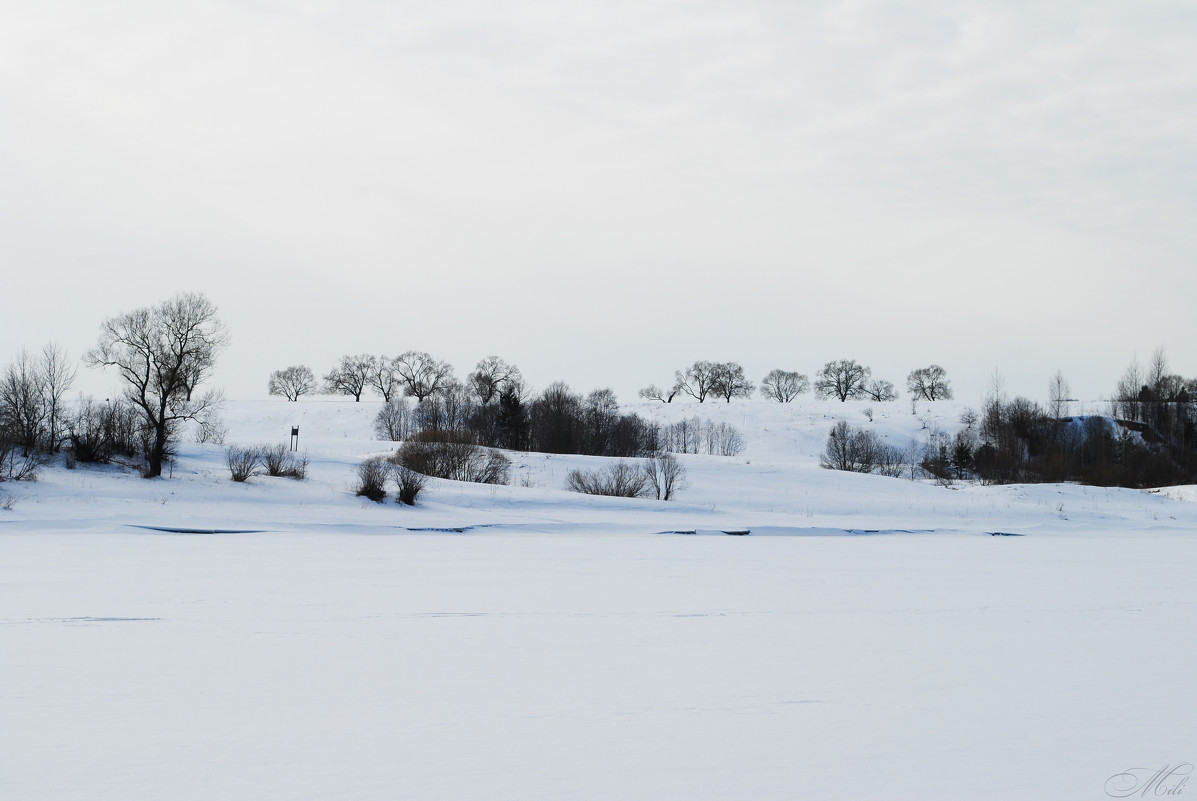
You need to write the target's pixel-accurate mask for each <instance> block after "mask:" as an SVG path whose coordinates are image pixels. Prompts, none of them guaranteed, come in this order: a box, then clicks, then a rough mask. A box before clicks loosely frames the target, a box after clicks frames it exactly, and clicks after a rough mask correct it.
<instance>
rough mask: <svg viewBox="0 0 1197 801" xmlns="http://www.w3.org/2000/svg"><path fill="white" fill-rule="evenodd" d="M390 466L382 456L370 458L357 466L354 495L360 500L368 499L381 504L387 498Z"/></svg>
mask: <svg viewBox="0 0 1197 801" xmlns="http://www.w3.org/2000/svg"><path fill="white" fill-rule="evenodd" d="M390 471H391V470H390V465H389V464H388V463H387V460H386V459H385V458H384V457H382V456H372V457H370V458H369V459H367V460H366V461H364V462H362V463H361V464H359V465H358V466H357V468H356V471H355V472H356V473H357V485H356V486H355V487H354V494H355V495H357V496H358V497H361V498H369V499H370V500H372V501H374V502H375V503H382V501H383V500H384V499H385V498H386V497H387V474H388V473H390Z"/></svg>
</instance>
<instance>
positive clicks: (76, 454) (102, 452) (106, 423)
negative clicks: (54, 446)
mask: <svg viewBox="0 0 1197 801" xmlns="http://www.w3.org/2000/svg"><path fill="white" fill-rule="evenodd" d="M145 440H146V434H145V421H144V420H143V419H142V418H141V415H139V414H138V412H137V410H136V409H135V408H134V407H133V405H132V404H131V403H129V402H128V401H126V400H124V399H123V398H118V399H117V400H116V401H115V402H109V401H105V402H103V403H100V402H98V401H96V400H94V399H93V398H90V397H86V398H80V400H79V402H78V403H77V404H76V405H75V412H74V414H72V415H71V416H70V417H69V418H68V419H67V441H68V443H69V449H70V455H71V456H72V457H73V458H74V459H75V460H77V461H80V462H97V463H101V464H107V463H108V462H110V461H112V460H113V458H115V457H117V456H127V457H131V456H136V455H137V454H138V453H141V452H142V451H144V450H145Z"/></svg>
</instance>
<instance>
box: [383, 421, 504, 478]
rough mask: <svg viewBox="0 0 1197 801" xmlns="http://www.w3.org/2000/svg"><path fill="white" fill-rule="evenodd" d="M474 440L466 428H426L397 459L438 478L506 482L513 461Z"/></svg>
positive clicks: (400, 451)
mask: <svg viewBox="0 0 1197 801" xmlns="http://www.w3.org/2000/svg"><path fill="white" fill-rule="evenodd" d="M472 440H473V438H472V437H471V436H470V435H469V434H468V433H466V432H451V431H438V432H433V431H426V432H424V433H423V434H421V435H419V436H416V437H412V438H411V439H409V440H408V441H407V442H405V443H403V446H402V447H400V448H399V452H398V453H397V454H395V456H394V458H393V461H394V463H395V464H398V465H401V466H403V467H405V468H407V469H408V470H414V471H415V472H417V473H423V474H424V475H426V476H432V477H434V478H447V479H450V480H452V481H471V482H474V483H477V484H506V483H507V479H508V475H509V473H510V470H511V461H510V460H509V459H508V458H507V457H506V456H504V455H503V454H502V453H500V452H499V451H495V450H490V449H489V448H482V447H479V446H478V445H475V444H474V443H473V441H472Z"/></svg>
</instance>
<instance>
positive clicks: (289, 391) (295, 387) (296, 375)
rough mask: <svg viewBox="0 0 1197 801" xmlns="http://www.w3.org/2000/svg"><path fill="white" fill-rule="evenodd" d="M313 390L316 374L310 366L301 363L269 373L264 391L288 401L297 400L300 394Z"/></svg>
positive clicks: (314, 388)
mask: <svg viewBox="0 0 1197 801" xmlns="http://www.w3.org/2000/svg"><path fill="white" fill-rule="evenodd" d="M315 390H316V374H315V373H313V372H312V368H310V367H304V366H303V365H302V364H293V365H291V366H290V367H288V368H286V369H285V370H275V371H274V372H273V373H271V374H270V383H269V384H267V386H266V391H267V392H269V393H270V394H271V395H279V396H281V397H284V398H286V399H287V400H289V401H297V400H299V396H300V395H309V394H311V393H312V392H314V391H315Z"/></svg>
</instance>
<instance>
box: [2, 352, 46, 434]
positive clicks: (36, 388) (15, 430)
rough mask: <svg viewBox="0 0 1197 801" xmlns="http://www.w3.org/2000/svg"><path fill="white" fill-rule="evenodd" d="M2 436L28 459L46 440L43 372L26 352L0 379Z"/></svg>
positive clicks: (18, 356)
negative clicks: (18, 448)
mask: <svg viewBox="0 0 1197 801" xmlns="http://www.w3.org/2000/svg"><path fill="white" fill-rule="evenodd" d="M0 429H2V430H0V436H2V437H3V438H4V439H7V440H8V441H9V442H11V443H15V444H16V445H17V446H19V447H20V449H21V456H22V457H23V458H29V457H30V456H31V455H32V454H33V453H34V452H35V451H37V450H39V449H40V448H41V446H42V444H43V443H44V442H45V437H46V404H45V403H44V401H43V387H42V381H41V371H40V370H39V368H38V364H37V361H36V360H35V359H34V358H33V355H32V354H30V353H29V351H27V350H22V351H21V352H20V353H19V354H17V358H16V359H15V360H14V361H12V362H10V363H9V365H8V366H7V367H6V368H5V369H4V374H3V376H0Z"/></svg>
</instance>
